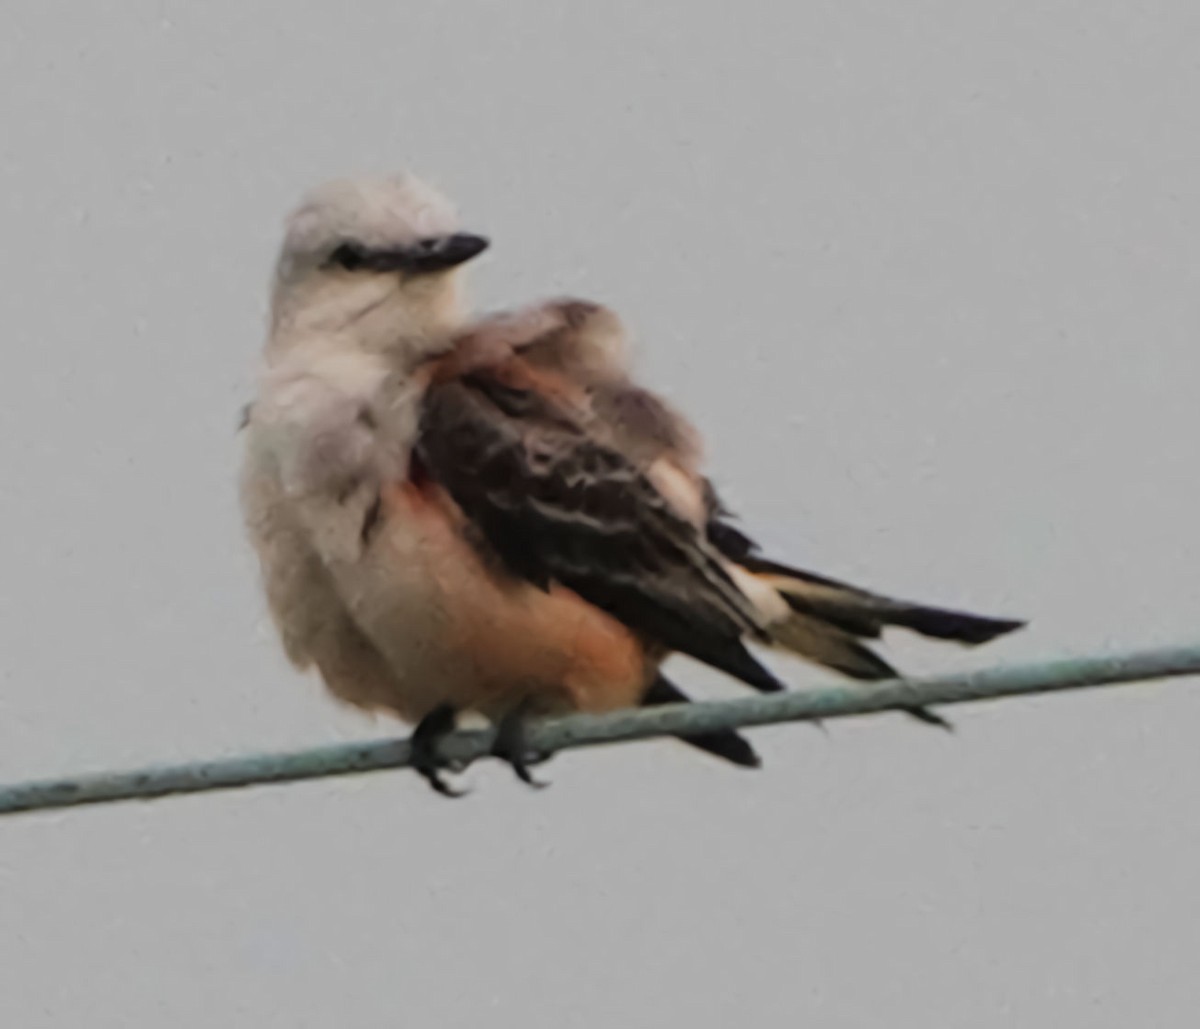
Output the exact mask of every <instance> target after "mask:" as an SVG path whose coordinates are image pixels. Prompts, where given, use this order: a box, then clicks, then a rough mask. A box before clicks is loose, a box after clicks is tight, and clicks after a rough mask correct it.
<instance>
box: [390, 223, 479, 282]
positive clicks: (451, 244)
mask: <svg viewBox="0 0 1200 1029" xmlns="http://www.w3.org/2000/svg"><path fill="white" fill-rule="evenodd" d="M487 248H488V241H487V240H486V239H485V238H484V237H483V236H473V235H471V234H470V233H468V232H456V233H454V235H452V236H437V237H434V238H433V239H423V240H421V241H420V242H419V243H417V244H415V245H413V246H411V247H405V248H404V249H403V250H399V251H396V253H395V260H396V268H397V269H399V270H400V271H406V272H413V273H414V274H418V275H419V274H421V273H423V272H441V271H445V270H446V269H447V268H455V267H457V266H458V265H460V264H465V263H466V262H467V261H469V260H471V258H472V257H478V256H479V255H480V254H482V253H483V252H484V251H485V250H486V249H487Z"/></svg>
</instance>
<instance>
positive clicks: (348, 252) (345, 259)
mask: <svg viewBox="0 0 1200 1029" xmlns="http://www.w3.org/2000/svg"><path fill="white" fill-rule="evenodd" d="M329 264H331V265H333V266H334V267H337V268H344V269H345V270H346V271H348V272H356V271H359V270H360V269H362V268H365V267H366V265H367V255H366V254H364V253H363V251H362V249H361V248H360V247H356V246H355V245H354V244H353V243H343V244H342V245H341V246H339V247H338V248H337V249H336V250H334V251H333V253H332V254H330V255H329Z"/></svg>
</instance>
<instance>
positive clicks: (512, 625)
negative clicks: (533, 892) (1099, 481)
mask: <svg viewBox="0 0 1200 1029" xmlns="http://www.w3.org/2000/svg"><path fill="white" fill-rule="evenodd" d="M485 246H486V242H485V241H484V240H483V239H482V238H480V237H478V236H472V235H467V234H464V233H462V232H460V231H459V229H458V225H457V222H456V219H455V216H454V214H453V211H452V210H451V208H450V206H449V205H448V204H447V203H446V201H445V200H444V199H443V198H441V197H440V196H439V195H438V194H436V193H434V192H433V191H432V190H430V189H429V188H428V187H426V186H424V185H423V184H421V183H420V182H418V181H417V180H415V179H413V178H411V177H409V176H401V177H397V178H395V179H389V180H373V181H349V182H340V183H334V184H330V185H326V186H324V187H321V188H320V189H318V190H316V191H314V192H313V193H312V194H310V195H309V197H308V198H306V200H305V201H304V203H303V204H302V205H301V207H300V208H299V209H298V211H297V212H296V213H295V214H294V215H293V216H292V218H291V220H290V223H289V228H288V232H287V238H286V240H285V243H284V247H283V251H282V254H281V256H280V260H279V265H278V271H277V275H276V283H275V292H274V299H273V305H272V311H273V313H272V328H271V333H270V336H269V338H268V342H267V347H266V368H265V371H264V373H263V377H262V381H261V385H260V391H259V396H258V398H257V399H256V400H255V402H254V404H253V405H252V407H251V410H250V414H249V418H248V435H249V441H248V452H247V459H246V465H245V471H244V475H243V482H242V489H243V503H244V508H245V512H246V520H247V525H248V528H249V531H250V535H251V538H252V540H253V542H254V544H255V546H256V547H257V549H258V552H259V556H260V559H261V562H262V569H263V576H264V581H265V584H266V592H267V597H268V601H269V605H270V608H271V611H272V614H273V616H274V618H275V621H276V623H277V624H278V626H279V628H280V631H281V634H282V637H283V641H284V646H285V648H286V650H287V653H288V655H289V656H290V657H291V659H292V660H293V661H294V662H295V663H296V664H297V665H299V666H300V667H307V666H309V665H313V664H315V665H316V666H317V668H318V669H319V670H320V672H321V674H322V676H323V678H324V680H325V682H326V684H327V685H328V686H329V688H330V689H331V690H332V692H333V693H335V694H336V695H337V696H339V697H341V698H342V699H344V700H346V701H349V702H351V703H354V704H357V705H360V706H363V707H368V708H382V709H387V710H390V711H392V712H394V713H395V714H397V715H399V716H400V717H402V718H404V719H406V720H408V721H411V722H416V723H417V729H416V731H415V732H414V752H415V763H416V764H417V765H418V767H419V768H421V770H422V772H423V773H424V774H425V775H426V777H427V778H428V779H429V780H430V782H431V783H433V785H435V786H436V787H437V788H439V789H440V790H442V791H444V792H448V791H449V787H447V786H446V785H445V784H444V783H443V782H442V780H441V779H440V777H439V774H438V769H437V768H436V761H435V760H434V746H433V743H434V741H435V740H436V737H437V736H438V735H439V734H440V733H442V732H445V731H447V730H448V729H449V728H451V727H452V725H453V718H454V714H455V713H456V712H458V711H461V710H468V709H469V710H475V711H479V712H481V713H483V714H485V715H487V716H488V717H489V718H492V719H493V720H495V721H496V722H498V724H499V726H500V732H499V734H498V741H497V748H498V753H501V754H502V755H503V756H505V757H507V758H508V759H509V760H510V761H511V763H512V764H513V766H514V768H515V769H516V770H517V772H518V774H520V775H521V776H522V778H525V779H526V780H527V781H529V779H528V773H527V771H526V769H525V758H526V754H525V753H524V746H523V743H522V738H521V731H520V730H521V725H522V724H523V718H524V717H525V716H526V715H527V714H529V713H534V712H557V711H572V710H579V711H596V712H599V711H607V710H612V709H615V708H621V707H627V706H636V705H639V704H653V703H662V702H664V701H668V700H684V699H686V697H685V696H684V695H683V694H682V693H680V692H679V691H678V689H677V688H676V687H675V686H674V685H673V684H671V683H670V682H669V681H668V680H667V679H665V678H664V677H663V676H662V674H661V672H660V670H659V666H660V665H661V663H662V661H663V660H664V659H665V658H666V657H667V656H668V655H669V654H671V653H672V652H676V651H678V652H680V653H684V654H688V655H690V656H692V657H694V658H697V659H699V660H701V661H703V662H706V663H707V664H709V665H711V666H713V667H715V668H717V669H720V670H722V671H724V672H726V673H728V674H730V675H732V676H734V677H736V678H738V679H740V680H742V681H743V682H745V683H747V684H749V685H750V686H752V687H754V688H756V689H760V690H776V689H781V688H783V686H782V684H781V683H780V682H779V680H778V679H777V678H776V677H775V676H774V675H773V674H772V673H771V672H770V671H769V670H768V669H767V668H766V667H765V666H764V665H763V664H762V663H760V661H759V660H758V659H757V658H756V657H755V656H754V655H753V654H752V653H751V651H750V649H749V648H748V646H747V644H748V643H755V642H756V643H761V644H765V645H768V646H777V647H782V648H785V649H787V650H791V651H794V652H795V653H798V654H800V655H802V656H804V657H807V658H809V659H811V660H813V661H816V662H818V663H820V664H824V665H827V666H829V667H832V668H836V669H838V670H839V671H842V672H844V673H846V674H848V675H851V676H854V677H857V678H862V679H879V678H887V677H890V676H892V675H894V674H895V673H894V672H893V671H892V669H891V668H890V667H889V666H888V665H887V664H886V663H885V662H884V661H883V660H882V658H880V657H878V656H877V655H876V654H874V652H873V651H871V650H870V649H869V648H868V647H867V646H866V645H864V644H863V643H862V642H861V638H874V637H877V636H878V635H879V634H880V632H881V630H882V628H883V627H884V626H887V625H899V626H905V627H907V628H910V629H914V630H916V631H918V632H921V633H924V634H926V635H930V636H934V637H939V638H945V639H955V640H960V641H962V642H966V643H981V642H984V641H986V640H988V639H992V638H993V637H995V636H997V635H1000V634H1002V633H1005V632H1008V631H1010V630H1012V629H1015V628H1017V627H1018V626H1019V625H1020V623H1019V622H1014V621H1007V620H998V619H990V618H981V617H979V616H975V615H970V614H964V613H960V612H953V611H947V610H943V609H939V608H931V607H927V606H924V605H918V604H912V603H908V602H904V601H898V600H893V599H890V598H886V597H882V596H879V595H877V594H874V593H870V592H867V591H863V590H859V589H857V588H855V587H851V586H848V585H846V584H844V583H839V582H835V581H833V580H830V579H826V578H823V577H820V576H816V575H812V574H811V573H807V572H803V571H800V570H797V569H791V568H788V567H786V566H783V565H780V564H777V563H774V562H771V561H768V560H765V559H763V558H761V557H760V556H759V555H758V553H757V548H756V547H755V546H754V545H753V544H752V543H751V541H750V540H749V539H748V538H747V537H746V536H744V535H743V534H742V533H741V532H740V531H738V530H737V529H735V528H734V527H733V526H731V525H730V524H729V519H728V514H727V512H726V511H725V509H724V508H723V507H722V506H721V504H720V502H719V501H718V500H717V498H716V494H715V492H714V491H713V489H712V487H711V485H710V484H709V483H708V481H707V480H706V479H705V478H704V477H703V475H702V474H701V472H700V461H701V452H700V445H699V438H698V434H697V433H696V431H695V429H694V428H693V427H692V426H691V425H690V424H689V423H688V422H687V421H686V420H685V419H683V418H682V417H681V416H680V415H679V414H678V413H677V412H675V411H673V410H672V409H671V408H669V407H668V406H667V405H666V404H665V403H664V402H663V401H662V400H661V398H659V397H657V396H655V395H654V394H652V393H649V392H648V391H645V390H643V389H640V388H639V387H637V386H636V385H635V384H634V383H633V382H632V381H631V380H630V378H629V374H628V370H627V367H626V363H625V357H624V354H625V349H624V333H623V330H622V328H621V325H620V323H619V321H618V320H617V319H616V317H615V316H614V315H613V314H612V313H611V312H609V311H607V310H606V309H604V308H601V307H598V306H597V305H593V304H587V303H583V302H579V301H565V302H554V303H549V304H546V305H542V306H541V307H535V308H529V309H526V310H525V311H522V312H517V313H516V314H511V315H503V316H494V317H492V318H489V319H484V320H482V321H481V322H478V323H476V324H474V325H471V326H468V325H467V324H466V320H465V315H464V312H463V310H462V307H461V303H460V299H459V285H458V279H459V275H458V268H459V266H460V265H461V264H463V263H464V262H466V261H467V260H469V259H470V258H471V257H473V256H475V255H476V254H478V253H479V252H480V251H482V250H483V248H484V247H485ZM914 714H916V715H918V717H922V718H925V719H927V720H934V721H938V719H937V717H936V716H934V715H931V714H929V713H927V712H923V711H914ZM689 742H693V743H695V744H697V745H698V746H701V747H703V748H704V749H706V750H710V751H712V752H714V753H717V754H719V755H721V756H723V757H726V758H728V759H730V760H733V761H735V762H738V763H742V764H755V763H757V758H756V756H755V755H754V752H753V751H752V750H751V749H750V747H749V745H748V744H747V743H746V741H745V740H744V739H743V738H742V737H740V736H739V735H738V734H736V733H733V732H725V733H714V734H708V735H705V736H703V737H695V738H691V739H690V740H689Z"/></svg>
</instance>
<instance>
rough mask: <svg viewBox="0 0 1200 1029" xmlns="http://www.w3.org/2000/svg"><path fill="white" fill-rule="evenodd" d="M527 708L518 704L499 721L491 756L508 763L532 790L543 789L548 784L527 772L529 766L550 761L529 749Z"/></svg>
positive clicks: (548, 757)
mask: <svg viewBox="0 0 1200 1029" xmlns="http://www.w3.org/2000/svg"><path fill="white" fill-rule="evenodd" d="M528 726H529V708H528V705H526V704H519V705H517V707H515V708H513V710H511V711H510V712H508V714H506V715H505V716H504V717H503V718H501V719H500V724H499V725H497V726H496V739H495V741H494V742H493V743H492V756H493V757H498V758H500V760H501V761H505V762H507V763H508V766H509V767H510V768H511V769H512V770H513V772H514V773H515V774H516V776H517V778H518V779H520V780H521V782H523V783H525V785H527V786H532V787H533V788H534V789H538V790H541V789H545V788H546V787H547V786H549V785H550V784H549V783H548V782H542V781H541V780H540V779H535V778H534V777H533V774H532V773H531V772H530V771H529V766H530V765H536V764H541V763H542V762H543V761H548V760H549V759H550V755H549V754H541V753H538V752H536V751H531V750H530V748H529V736H528V732H527V729H528Z"/></svg>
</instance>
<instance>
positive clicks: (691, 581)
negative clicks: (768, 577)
mask: <svg viewBox="0 0 1200 1029" xmlns="http://www.w3.org/2000/svg"><path fill="white" fill-rule="evenodd" d="M578 392H579V391H577V390H575V389H574V387H573V386H572V384H571V383H570V382H569V381H567V380H565V379H563V378H562V377H555V376H553V375H552V374H550V373H548V372H546V371H545V370H538V369H534V368H532V367H531V366H530V365H529V364H528V363H527V362H525V361H523V360H522V359H521V358H520V357H516V356H513V357H509V358H508V359H507V360H505V361H503V362H499V363H496V364H494V365H491V366H486V367H474V368H469V369H467V370H465V371H462V372H460V373H456V374H452V375H450V376H449V377H442V378H440V379H439V378H437V377H435V380H434V382H433V383H432V385H431V386H430V388H429V390H428V392H427V394H426V399H425V404H424V409H423V414H422V420H421V427H420V432H419V437H418V442H417V446H416V457H417V460H418V461H419V462H420V465H421V466H422V467H423V469H424V471H425V472H426V473H427V474H428V475H429V476H430V477H431V478H432V479H433V480H434V481H436V482H437V483H439V484H440V485H441V486H442V487H443V488H444V489H445V490H446V491H447V492H448V493H449V494H450V496H451V497H452V498H453V499H454V501H455V503H456V504H457V505H458V506H459V507H460V508H461V509H462V511H463V512H464V514H465V515H466V517H467V518H468V519H469V521H470V523H471V525H472V527H473V531H474V532H475V533H477V535H478V537H479V539H480V541H481V543H482V545H483V546H484V547H486V549H487V551H488V552H489V553H490V554H491V555H493V556H495V557H496V558H498V559H499V561H500V562H501V564H502V565H503V567H504V568H505V569H506V570H507V572H508V573H510V574H512V575H514V576H517V577H519V578H521V579H523V580H526V581H528V582H530V583H533V584H536V585H537V586H540V587H543V588H545V587H548V586H549V584H550V583H551V582H557V583H559V584H561V585H563V586H565V587H567V588H568V589H570V590H572V591H574V592H575V593H577V594H578V595H579V596H580V597H582V598H583V599H584V600H586V601H588V602H589V603H591V604H594V605H595V606H596V607H598V608H600V609H602V610H604V611H606V612H607V613H608V614H610V615H612V616H613V617H615V618H617V619H618V620H619V621H621V622H622V623H623V624H625V625H626V626H628V627H629V628H631V629H633V630H635V631H636V632H638V633H639V634H641V635H643V636H644V637H645V638H647V639H648V640H650V641H653V642H655V643H658V644H660V645H662V646H664V647H667V648H669V649H671V650H677V651H680V652H682V653H685V654H688V655H690V656H692V657H694V658H697V659H698V660H701V661H704V662H706V663H708V664H710V665H713V666H714V667H716V668H719V669H721V670H723V671H725V672H727V673H729V674H731V675H734V676H736V677H738V678H740V679H742V680H743V681H745V682H747V683H750V684H751V685H755V686H757V687H759V688H761V689H778V688H781V687H780V684H779V683H778V681H777V680H776V679H775V678H774V676H772V675H771V674H770V673H769V672H768V671H767V670H766V669H765V668H764V667H763V666H762V665H761V664H759V662H758V661H757V660H755V659H754V658H753V657H752V656H751V654H750V653H749V651H748V650H747V649H746V647H745V644H744V642H743V638H744V637H745V636H747V635H751V636H760V637H761V636H762V634H763V633H764V630H765V626H764V625H763V624H762V619H761V616H760V614H759V612H758V611H757V609H756V608H755V606H754V604H753V603H752V602H751V600H750V599H749V598H748V597H747V596H746V595H745V594H744V593H743V592H742V591H741V590H740V589H739V588H738V586H737V585H736V584H735V582H734V580H733V578H732V577H731V576H730V574H729V572H728V571H727V570H726V566H725V564H724V562H723V561H722V560H721V558H720V557H719V556H718V555H717V554H716V552H715V551H714V550H713V548H712V547H710V546H709V544H708V543H707V541H706V540H705V538H704V534H703V532H702V530H700V529H698V528H697V527H696V526H695V525H694V524H693V523H692V522H691V521H689V520H688V519H686V518H684V517H682V516H681V515H680V514H678V513H677V512H676V511H675V510H674V509H672V507H671V506H670V504H669V503H668V502H667V501H666V500H665V498H664V497H663V496H662V494H661V493H660V492H659V491H658V490H657V489H656V488H655V487H654V485H653V484H652V482H651V481H650V479H649V478H648V477H647V476H646V475H645V474H644V473H643V472H642V471H641V470H640V469H639V468H638V467H637V466H636V465H635V464H634V463H633V462H632V461H631V460H630V459H629V458H628V457H627V456H626V455H625V454H624V453H622V452H621V450H620V449H619V448H618V447H617V446H615V445H613V444H612V442H611V441H609V440H605V439H604V437H603V434H596V433H594V432H591V431H589V429H588V427H587V418H586V416H585V415H584V414H583V413H582V412H583V410H584V406H583V405H576V404H573V403H571V402H570V400H569V398H570V397H571V396H572V395H573V394H577V393H578Z"/></svg>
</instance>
